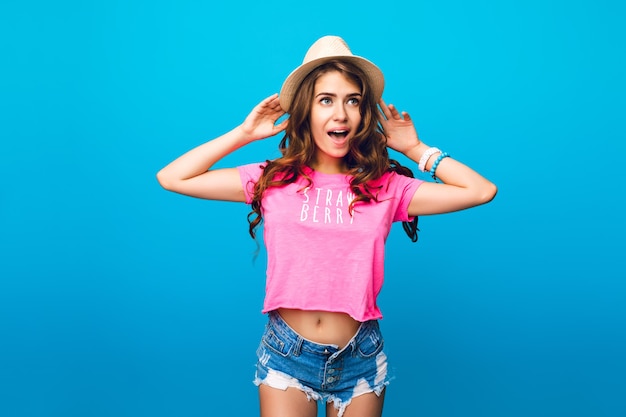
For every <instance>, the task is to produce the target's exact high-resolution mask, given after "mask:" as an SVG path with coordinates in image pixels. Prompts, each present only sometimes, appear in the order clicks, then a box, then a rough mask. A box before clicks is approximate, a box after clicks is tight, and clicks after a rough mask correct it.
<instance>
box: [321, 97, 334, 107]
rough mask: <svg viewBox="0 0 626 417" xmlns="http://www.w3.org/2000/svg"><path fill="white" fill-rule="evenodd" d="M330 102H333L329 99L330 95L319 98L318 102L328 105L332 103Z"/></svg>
mask: <svg viewBox="0 0 626 417" xmlns="http://www.w3.org/2000/svg"><path fill="white" fill-rule="evenodd" d="M332 102H333V101H332V100H331V99H330V97H322V98H321V99H320V104H323V105H325V106H326V105H329V104H332Z"/></svg>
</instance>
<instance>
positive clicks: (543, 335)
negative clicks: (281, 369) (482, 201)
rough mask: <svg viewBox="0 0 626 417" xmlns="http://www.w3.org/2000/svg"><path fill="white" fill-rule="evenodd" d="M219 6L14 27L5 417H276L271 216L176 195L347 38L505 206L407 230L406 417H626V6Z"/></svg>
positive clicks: (3, 30)
mask: <svg viewBox="0 0 626 417" xmlns="http://www.w3.org/2000/svg"><path fill="white" fill-rule="evenodd" d="M210 3H213V2H200V1H186V0H183V1H176V2H174V1H172V2H166V1H135V0H132V1H106V2H105V1H96V2H71V1H62V2H57V3H52V2H42V1H20V2H17V1H11V0H9V1H5V2H3V3H2V5H0V39H1V40H0V59H1V64H2V65H1V66H0V75H1V77H0V146H1V147H0V160H1V162H0V184H1V187H0V415H2V416H6V417H30V416H46V417H47V416H54V417H56V416H59V417H73V416H81V417H83V416H92V417H101V416H115V417H123V416H132V417H137V416H151V417H161V416H181V415H184V416H188V417H192V416H211V415H220V413H221V412H228V413H229V414H230V415H255V414H256V413H257V394H256V389H255V387H254V386H253V385H252V384H251V380H252V376H253V372H254V369H253V364H254V361H255V357H254V351H255V349H256V345H257V343H258V339H259V336H260V333H261V331H262V327H263V323H264V317H263V316H262V315H261V314H260V307H261V302H262V297H263V286H264V282H263V273H264V260H263V256H260V257H259V259H258V260H257V261H256V263H254V262H253V260H252V257H253V254H254V251H255V249H256V247H255V244H254V242H253V241H252V240H251V239H250V238H249V237H248V235H247V223H246V215H247V212H248V208H247V207H246V206H244V205H237V204H232V203H219V202H207V201H200V200H195V199H191V198H188V197H183V196H179V195H175V194H171V193H167V192H166V191H163V190H162V189H161V188H160V187H159V185H158V184H157V182H156V180H155V174H156V172H157V171H158V170H159V169H160V168H161V167H162V166H164V165H165V164H166V163H168V162H169V161H170V160H171V159H173V158H174V157H176V156H177V155H179V154H181V153H182V152H184V151H186V150H188V149H190V148H191V147H193V146H196V145H198V144H200V143H202V142H203V141H206V140H208V139H211V138H213V137H215V136H217V135H219V134H221V133H223V132H225V131H227V130H228V129H230V128H231V127H234V126H235V125H236V124H238V123H240V122H241V121H242V120H243V118H244V117H245V115H247V113H248V111H249V110H250V109H251V108H252V107H253V106H254V105H255V104H256V103H257V102H258V101H260V100H261V99H262V98H264V97H266V96H268V95H270V94H271V93H274V92H277V91H278V90H279V88H280V85H281V83H282V80H283V79H284V78H285V77H286V76H287V74H288V73H289V72H290V71H291V69H293V68H294V67H295V66H297V65H298V64H299V63H300V61H301V60H302V57H303V55H304V52H305V51H306V48H307V47H308V46H309V45H310V44H311V43H312V42H313V41H314V40H315V39H317V38H318V37H319V36H322V35H326V34H337V35H340V36H342V37H343V38H344V39H346V41H347V42H348V43H349V44H350V46H351V47H352V49H353V51H354V52H355V53H356V54H360V55H364V56H366V57H367V58H369V59H371V60H373V61H374V62H376V63H377V64H378V65H379V66H380V67H381V68H382V70H383V71H384V73H385V75H386V79H387V88H386V91H385V96H384V97H385V99H386V101H387V102H388V103H389V102H391V103H394V104H396V105H397V106H398V107H400V108H401V109H405V110H407V111H409V112H410V113H411V115H412V116H413V118H414V120H415V121H416V124H417V127H418V131H419V133H420V136H421V138H422V139H423V140H424V141H425V142H426V143H428V144H430V145H435V146H438V147H440V148H443V149H445V150H447V151H448V152H450V153H451V154H452V155H453V156H454V157H456V158H458V159H460V160H462V161H465V162H467V163H468V164H470V165H471V166H473V167H475V168H476V169H477V170H478V171H480V172H482V173H483V174H484V175H486V176H487V177H489V178H490V179H492V180H493V181H494V182H495V183H496V184H497V185H498V186H499V194H498V196H497V197H496V199H495V200H494V201H493V202H492V203H491V204H489V205H487V206H484V207H479V208H476V209H472V210H468V211H465V212H460V213H454V214H449V215H443V216H434V217H423V218H421V219H420V228H421V233H420V241H419V242H418V243H417V244H411V243H410V242H409V240H408V239H407V238H406V237H405V236H404V235H403V232H402V230H401V228H400V227H399V225H397V228H394V229H393V231H392V234H391V236H390V238H389V242H388V264H387V268H388V269H387V282H386V285H385V288H384V289H383V293H382V295H381V299H380V302H381V306H382V309H383V312H384V314H385V318H384V319H383V321H382V326H383V331H384V333H385V335H386V339H387V349H388V351H389V356H390V358H391V360H392V363H393V365H394V369H395V372H396V379H395V380H394V381H393V384H392V385H391V387H390V389H389V391H388V394H387V404H386V411H385V415H386V416H387V417H393V416H404V415H416V416H428V417H456V416H459V417H474V416H476V417H518V416H519V417H522V416H523V417H527V416H535V417H538V416H546V417H548V416H549V417H554V416H569V417H579V416H580V417H588V416H593V417H596V416H611V417H613V416H615V417H617V416H620V417H623V416H624V415H626V400H625V398H626V379H625V378H624V375H626V359H625V355H624V351H626V303H625V301H626V283H625V282H624V279H625V277H626V273H625V270H626V268H625V262H624V258H625V257H624V243H623V236H624V234H625V233H624V232H625V231H626V230H625V221H624V218H623V213H624V204H623V202H622V195H623V193H624V180H625V179H626V178H625V176H624V173H623V168H622V166H623V165H622V164H623V159H624V155H625V151H626V146H625V145H624V143H625V139H626V135H625V131H624V127H623V126H624V123H623V120H624V114H625V110H626V106H625V104H626V103H625V100H624V94H625V93H626V89H625V84H626V83H625V81H626V80H625V74H626V71H625V65H624V59H625V58H624V57H625V56H626V54H625V50H624V49H625V48H624V45H625V43H624V38H625V31H624V29H623V21H624V17H625V13H624V6H623V5H622V3H621V2H617V1H602V0H600V1H590V0H586V1H583V0H581V1H567V2H566V1H554V0H548V1H533V0H531V1H494V0H491V1H478V2H463V1H459V0H449V1H440V2H422V1H420V2H411V3H410V4H397V5H393V4H389V5H384V6H383V5H378V4H375V3H371V4H365V5H364V4H363V2H350V1H347V2H341V3H337V2H326V1H320V2H316V3H314V4H306V5H305V4H304V3H303V4H302V5H298V3H293V2H257V3H255V4H251V5H246V4H240V3H239V2H231V3H225V4H217V5H215V4H210ZM277 142H278V138H275V139H270V140H267V141H264V142H260V143H255V144H253V145H251V146H249V147H247V148H245V149H242V150H241V151H240V152H237V153H236V154H233V155H231V156H229V157H228V158H226V159H225V160H224V161H223V162H222V163H221V164H220V165H222V166H233V165H237V164H241V163H247V162H253V161H256V160H259V159H263V158H267V157H273V156H276V154H277V152H276V145H277ZM403 161H404V162H406V160H403ZM261 254H263V252H262V253H261ZM313 272H314V271H313Z"/></svg>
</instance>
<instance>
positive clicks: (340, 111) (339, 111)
mask: <svg viewBox="0 0 626 417" xmlns="http://www.w3.org/2000/svg"><path fill="white" fill-rule="evenodd" d="M347 115H348V113H347V112H346V109H345V108H344V105H343V103H339V104H337V105H336V106H335V113H334V116H335V120H342V121H343V120H346V119H347V117H348V116H347Z"/></svg>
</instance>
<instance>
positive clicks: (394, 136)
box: [378, 99, 420, 154]
mask: <svg viewBox="0 0 626 417" xmlns="http://www.w3.org/2000/svg"><path fill="white" fill-rule="evenodd" d="M378 105H379V106H380V112H381V114H382V115H383V117H381V124H382V126H383V129H385V134H386V135H387V146H388V147H390V148H391V149H393V150H395V151H398V152H401V153H403V154H406V153H407V152H409V151H410V150H411V149H413V148H415V147H416V146H418V145H419V144H420V140H419V137H418V136H417V132H416V131H415V126H414V125H413V120H411V116H409V114H408V113H407V112H402V113H400V112H399V111H398V109H396V107H395V106H394V105H393V104H390V105H387V104H385V102H384V101H383V100H382V99H381V100H380V101H379V102H378Z"/></svg>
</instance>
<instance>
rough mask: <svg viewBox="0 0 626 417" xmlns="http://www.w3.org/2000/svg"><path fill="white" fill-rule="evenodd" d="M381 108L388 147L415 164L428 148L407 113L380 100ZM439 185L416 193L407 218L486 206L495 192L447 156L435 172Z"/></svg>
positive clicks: (428, 185) (429, 185)
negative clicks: (481, 205)
mask: <svg viewBox="0 0 626 417" xmlns="http://www.w3.org/2000/svg"><path fill="white" fill-rule="evenodd" d="M380 108H381V110H382V113H383V115H384V118H383V121H382V124H383V127H384V129H385V132H386V133H387V136H388V138H387V146H389V147H390V148H392V149H394V150H396V151H398V152H401V153H403V154H404V155H405V156H406V157H408V158H409V159H411V160H413V161H414V162H415V163H416V164H417V163H418V162H419V160H420V158H421V157H422V155H423V154H424V152H425V151H426V150H427V149H428V148H429V146H427V145H426V144H424V143H423V142H421V141H420V139H419V138H418V136H417V132H416V131H415V127H414V126H413V122H412V120H411V117H410V116H409V114H408V113H406V112H403V113H402V114H401V113H400V112H398V110H397V109H396V108H395V107H394V106H393V105H389V106H387V105H386V104H385V103H384V102H383V101H382V100H381V102H380ZM438 155H439V154H438V153H436V154H434V155H433V156H432V157H430V158H429V160H428V162H427V164H426V170H430V169H431V168H432V165H433V163H434V162H435V160H436V159H437V156H438ZM436 175H437V178H439V179H440V180H441V181H443V184H442V183H434V182H427V183H425V184H422V185H421V186H420V187H419V188H418V189H417V191H416V192H415V194H414V196H413V199H412V200H411V203H410V204H409V215H411V216H419V215H426V214H438V213H449V212H453V211H458V210H463V209H467V208H470V207H474V206H478V205H480V204H485V203H488V202H489V201H491V200H492V199H493V198H494V197H495V195H496V192H497V188H496V186H495V184H493V183H492V182H491V181H489V180H487V179H486V178H484V177H483V176H481V175H480V174H478V173H477V172H476V171H474V170H473V169H471V168H470V167H468V166H466V165H464V164H462V163H460V162H459V161H456V160H454V159H452V158H450V157H447V158H444V159H442V160H441V162H440V164H439V165H438V167H437V171H436Z"/></svg>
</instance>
